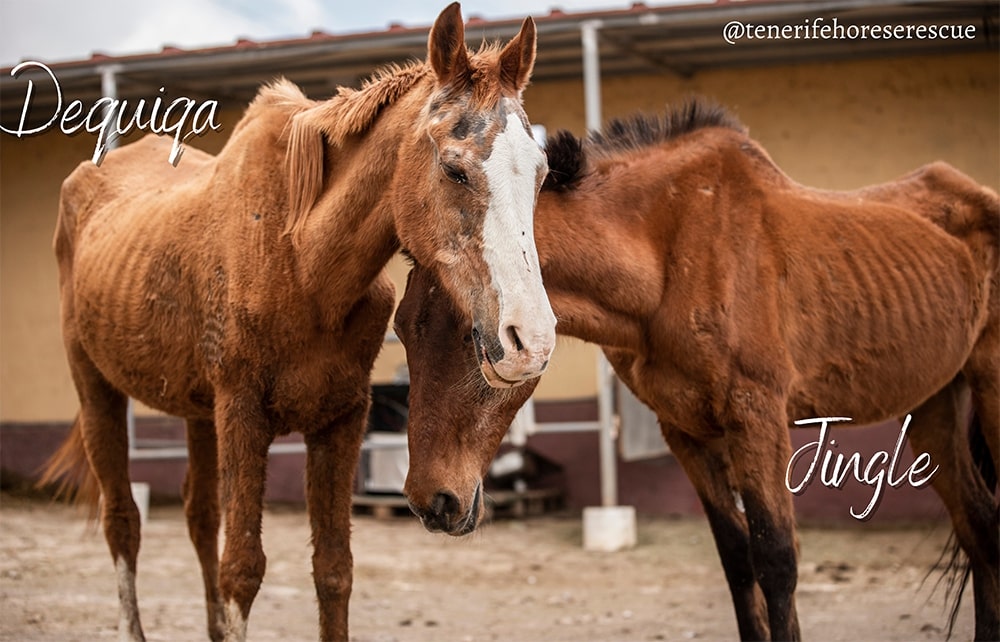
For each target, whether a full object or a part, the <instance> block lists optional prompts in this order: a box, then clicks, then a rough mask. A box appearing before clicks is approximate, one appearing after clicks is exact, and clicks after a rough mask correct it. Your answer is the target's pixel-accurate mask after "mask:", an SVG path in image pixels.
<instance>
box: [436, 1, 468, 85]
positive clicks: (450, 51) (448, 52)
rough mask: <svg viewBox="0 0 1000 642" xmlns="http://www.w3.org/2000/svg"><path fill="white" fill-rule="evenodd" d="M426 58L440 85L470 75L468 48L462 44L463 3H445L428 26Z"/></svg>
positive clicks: (463, 33)
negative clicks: (429, 29) (445, 5)
mask: <svg viewBox="0 0 1000 642" xmlns="http://www.w3.org/2000/svg"><path fill="white" fill-rule="evenodd" d="M427 58H428V60H429V61H430V63H431V68H432V69H434V74H435V75H436V76H437V79H438V83H439V84H441V85H448V84H460V83H462V82H465V81H466V80H467V79H468V78H469V74H470V66H469V52H468V50H467V49H466V48H465V25H463V24H462V7H461V6H460V5H459V4H458V3H457V2H453V3H451V4H450V5H448V6H447V7H446V8H445V10H444V11H442V12H441V15H439V16H438V18H437V20H435V21H434V26H433V27H432V28H431V35H430V37H429V38H428V39H427Z"/></svg>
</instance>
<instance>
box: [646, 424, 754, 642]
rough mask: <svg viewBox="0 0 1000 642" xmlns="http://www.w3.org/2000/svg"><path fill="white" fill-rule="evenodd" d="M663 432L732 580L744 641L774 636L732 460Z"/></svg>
mask: <svg viewBox="0 0 1000 642" xmlns="http://www.w3.org/2000/svg"><path fill="white" fill-rule="evenodd" d="M663 426H664V428H663V434H664V437H665V438H666V440H667V444H668V445H669V446H670V451H671V452H672V453H673V455H674V457H676V458H677V461H679V462H680V464H681V466H682V467H683V468H684V472H685V473H687V476H688V479H690V480H691V483H692V484H693V485H694V487H695V490H696V491H697V493H698V498H699V499H700V500H701V504H702V506H703V507H704V508H705V514H706V515H707V517H708V523H709V525H710V526H711V528H712V535H713V537H714V538H715V546H716V548H717V549H718V551H719V557H720V558H721V560H722V568H723V570H724V571H725V573H726V581H727V582H728V583H729V592H730V593H731V594H732V597H733V606H734V607H735V609H736V623H737V626H738V627H739V631H740V639H741V640H766V639H769V637H770V632H769V629H768V622H767V606H766V604H765V603H764V595H763V593H761V590H760V586H758V584H757V580H756V578H755V577H754V572H753V565H752V564H751V562H750V532H749V529H748V527H747V520H746V517H745V516H744V515H743V513H742V512H741V511H740V509H739V507H738V506H737V504H736V498H735V497H734V494H733V489H732V487H731V486H730V484H729V462H728V461H727V458H726V456H725V453H723V452H719V451H718V449H716V448H715V447H714V445H713V444H706V443H701V442H698V441H695V440H694V439H692V438H691V437H689V436H687V435H686V434H684V433H681V432H680V431H677V430H671V429H669V428H668V427H667V426H666V424H663Z"/></svg>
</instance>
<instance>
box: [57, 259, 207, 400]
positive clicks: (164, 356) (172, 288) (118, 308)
mask: <svg viewBox="0 0 1000 642" xmlns="http://www.w3.org/2000/svg"><path fill="white" fill-rule="evenodd" d="M188 271H189V270H188V269H187V268H186V266H185V265H184V262H183V261H182V260H181V259H180V257H178V256H176V255H172V254H171V253H170V252H164V251H157V250H152V249H150V248H149V247H141V246H140V247H136V246H135V245H133V244H129V243H119V244H118V245H117V246H116V245H115V244H113V243H108V242H104V243H94V244H92V245H89V246H84V247H81V248H79V249H78V252H77V255H76V257H75V262H74V266H73V319H72V322H73V323H74V325H75V332H76V334H77V336H78V338H79V340H80V343H81V344H82V346H83V347H84V349H85V350H86V352H87V355H88V357H89V358H90V359H91V360H92V361H93V362H94V364H95V365H96V366H97V368H98V369H99V370H100V371H101V374H102V375H103V376H104V377H105V378H106V379H107V380H108V382H109V383H111V384H112V385H113V386H115V387H116V388H118V389H119V390H121V391H122V392H124V393H126V394H128V395H129V396H131V397H133V398H135V399H138V400H139V401H142V402H143V403H144V404H146V405H148V406H150V407H152V408H156V409H158V410H162V411H163V412H167V413H170V414H174V415H179V416H187V417H192V416H206V415H211V413H212V387H211V385H210V383H209V382H208V381H207V379H206V377H205V368H204V363H203V357H202V356H201V354H200V353H201V350H200V346H199V343H200V341H199V339H200V337H199V335H200V334H201V332H199V330H198V328H199V326H200V325H201V324H200V322H199V321H198V319H200V317H201V314H200V312H199V310H198V305H197V300H198V297H197V295H196V294H195V293H194V284H193V282H192V277H191V275H190V274H189V273H188Z"/></svg>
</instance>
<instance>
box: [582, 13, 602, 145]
mask: <svg viewBox="0 0 1000 642" xmlns="http://www.w3.org/2000/svg"><path fill="white" fill-rule="evenodd" d="M600 28H601V21H600V20H588V21H586V22H584V23H583V24H581V25H580V31H581V34H580V35H581V38H582V41H583V42H582V44H583V100H584V103H583V104H584V110H585V112H584V113H585V114H586V120H587V129H588V130H590V131H596V130H598V129H600V128H601V118H602V116H601V66H600V65H601V63H600V60H601V54H600V51H599V50H598V48H597V30H598V29H600Z"/></svg>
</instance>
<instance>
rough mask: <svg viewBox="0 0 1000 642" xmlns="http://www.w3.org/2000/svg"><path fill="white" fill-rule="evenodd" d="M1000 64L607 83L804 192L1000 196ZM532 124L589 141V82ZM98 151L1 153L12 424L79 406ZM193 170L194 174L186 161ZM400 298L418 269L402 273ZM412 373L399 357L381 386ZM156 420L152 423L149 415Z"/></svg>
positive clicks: (575, 370)
mask: <svg viewBox="0 0 1000 642" xmlns="http://www.w3.org/2000/svg"><path fill="white" fill-rule="evenodd" d="M998 61H1000V57H998V54H997V53H985V54H975V55H954V56H940V57H927V58H920V57H908V58H891V59H884V60H873V61H858V62H847V63H824V64H802V65H786V66H775V67H766V68H751V69H738V70H734V69H729V70H719V71H711V72H704V73H700V74H698V75H696V76H694V77H693V78H691V79H682V78H679V77H677V76H675V75H671V74H667V73H664V74H662V75H649V76H632V77H616V78H607V79H605V80H604V83H603V112H604V117H605V118H610V117H614V116H621V115H625V114H628V113H630V112H632V111H634V110H637V109H641V110H653V111H656V110H660V109H662V108H663V106H664V105H665V104H667V103H671V102H676V101H678V100H680V99H683V98H684V97H686V96H688V95H692V94H701V95H706V96H710V97H713V98H715V99H716V100H718V101H719V102H721V103H723V104H725V105H727V106H729V107H730V108H732V109H733V111H734V112H735V113H736V114H737V115H738V116H739V117H740V118H741V119H742V120H743V122H744V123H745V124H746V125H747V126H748V127H749V129H750V133H751V135H752V136H753V137H754V138H756V139H757V140H758V141H760V142H761V143H762V144H763V145H764V146H765V147H766V148H767V149H768V151H769V152H770V154H771V156H772V157H773V158H774V160H775V161H776V162H777V163H778V164H779V165H780V166H781V167H782V168H783V169H784V170H785V171H786V172H787V173H788V174H789V175H791V176H792V178H794V179H795V180H797V181H799V182H801V183H804V184H807V185H812V186H816V187H821V188H830V189H851V188H857V187H861V186H864V185H868V184H871V183H875V182H880V181H885V180H888V179H891V178H893V177H896V176H898V175H900V174H903V173H905V172H908V171H909V170H912V169H914V168H916V167H918V166H919V165H921V164H924V163H927V162H930V161H933V160H938V159H942V160H946V161H948V162H950V163H952V164H953V165H955V166H957V167H958V168H959V169H961V170H962V171H964V172H966V173H968V174H969V175H971V176H972V177H973V178H975V179H976V180H978V181H980V182H982V183H984V184H986V185H989V186H990V187H993V188H994V189H997V188H1000V145H998V142H1000V74H998V70H1000V65H998ZM525 105H526V108H527V111H528V114H529V117H530V118H531V120H532V121H533V122H534V123H536V124H542V125H545V126H546V127H547V129H548V130H549V131H550V132H554V131H555V130H557V129H561V128H565V129H570V130H571V131H574V132H575V133H577V134H581V133H583V131H584V111H583V87H582V83H581V82H580V81H578V80H565V81H558V82H539V83H537V84H534V85H532V86H530V87H529V88H528V89H527V91H526V93H525ZM241 111H242V109H241V108H239V109H231V110H229V111H227V112H226V113H225V114H224V115H223V124H224V131H223V134H222V135H215V136H206V137H205V138H203V139H199V140H197V141H195V142H194V144H195V145H198V146H202V147H203V148H205V149H207V150H208V151H216V150H217V149H218V148H219V147H221V145H222V144H223V142H224V139H225V133H227V132H230V131H232V126H233V125H234V124H235V122H236V120H237V119H238V118H239V114H240V112H241ZM93 146H94V139H93V137H91V136H89V135H86V134H84V135H78V136H75V137H67V136H64V135H63V134H61V133H60V132H58V131H56V132H51V131H50V132H47V133H45V134H42V135H38V136H34V137H30V138H26V139H24V140H18V139H15V138H13V137H10V136H7V135H4V136H3V138H2V141H0V422H4V423H6V422H18V423H24V422H29V423H30V422H58V421H69V420H70V419H71V418H72V416H73V415H74V413H75V411H76V398H75V393H74V391H73V388H72V385H71V382H70V378H69V373H68V370H67V367H66V363H65V357H64V354H63V348H62V340H61V338H60V332H59V321H58V296H57V275H56V266H55V261H54V258H53V255H52V250H51V240H52V233H53V229H54V225H55V217H56V212H57V207H58V192H59V185H60V183H61V181H62V179H63V178H64V177H65V176H66V175H67V174H68V173H69V172H70V171H72V169H73V167H75V166H76V164H77V163H79V162H81V161H84V160H87V159H89V158H90V156H91V154H92V152H93ZM181 162H183V160H182V161H181ZM390 269H391V271H392V273H393V274H394V278H395V279H396V281H397V283H398V286H397V290H398V292H397V294H398V295H400V296H401V294H402V286H403V283H404V282H405V270H406V268H405V265H404V264H403V262H401V261H394V262H393V264H392V265H391V266H390ZM595 360H596V350H595V349H594V348H593V347H590V346H586V345H584V344H582V343H580V342H578V341H576V340H573V339H560V343H559V346H558V347H557V353H556V355H555V357H554V359H553V362H552V366H551V370H550V372H549V374H547V375H546V376H545V378H544V380H543V382H542V384H541V385H540V386H539V389H538V392H537V393H536V394H537V398H538V399H539V400H541V401H545V400H566V399H574V398H585V397H591V396H593V395H594V393H595V388H596V385H595V381H596V374H595V370H594V363H595ZM404 363H405V360H404V356H403V352H402V349H401V347H399V346H387V347H386V349H385V350H384V351H383V354H382V356H381V357H380V359H379V362H378V365H377V368H376V372H375V379H376V381H391V380H392V379H393V378H394V377H395V376H396V375H397V373H398V372H399V370H400V368H401V367H402V366H403V364H404ZM143 412H144V411H143Z"/></svg>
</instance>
